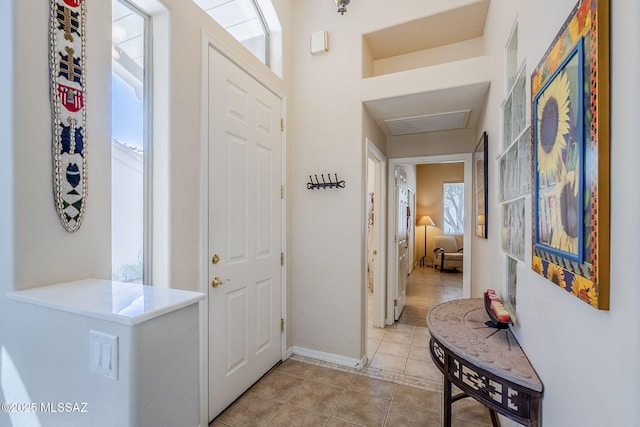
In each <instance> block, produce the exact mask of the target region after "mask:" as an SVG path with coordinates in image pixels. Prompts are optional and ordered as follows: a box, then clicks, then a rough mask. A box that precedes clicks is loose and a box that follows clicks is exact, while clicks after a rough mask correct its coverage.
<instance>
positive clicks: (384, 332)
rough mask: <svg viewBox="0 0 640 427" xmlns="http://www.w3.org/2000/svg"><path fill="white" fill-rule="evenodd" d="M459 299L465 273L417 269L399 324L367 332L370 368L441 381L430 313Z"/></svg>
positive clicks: (410, 284)
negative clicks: (433, 351) (431, 347)
mask: <svg viewBox="0 0 640 427" xmlns="http://www.w3.org/2000/svg"><path fill="white" fill-rule="evenodd" d="M458 298H462V273H460V272H456V271H443V272H441V271H440V270H435V269H433V268H431V267H423V268H415V269H414V270H413V272H412V273H411V275H409V277H408V279H407V303H406V306H405V308H404V310H403V312H402V315H401V316H400V319H399V320H398V322H397V323H395V324H394V325H392V326H388V327H386V328H384V329H380V328H374V327H371V326H370V327H369V329H368V335H367V356H368V359H369V365H368V367H370V368H373V369H380V370H383V371H387V372H393V373H397V374H404V375H408V376H411V377H415V378H421V379H425V380H430V381H438V382H439V381H441V378H442V377H441V374H440V371H439V370H438V368H436V366H435V365H434V364H433V362H432V361H431V356H430V355H429V331H428V330H427V328H426V318H427V312H428V311H429V310H430V309H431V308H432V307H433V306H435V305H437V304H440V303H442V302H445V301H450V300H453V299H458ZM369 308H371V304H369ZM370 314H371V313H370ZM369 319H371V316H369ZM370 325H371V323H370Z"/></svg>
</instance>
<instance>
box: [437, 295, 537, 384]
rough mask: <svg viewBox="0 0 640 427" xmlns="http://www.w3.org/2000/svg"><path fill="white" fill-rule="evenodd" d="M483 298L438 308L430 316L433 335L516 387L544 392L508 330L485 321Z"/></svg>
mask: <svg viewBox="0 0 640 427" xmlns="http://www.w3.org/2000/svg"><path fill="white" fill-rule="evenodd" d="M488 320H489V315H488V314H487V312H486V310H485V308H484V302H483V300H482V298H474V299H461V300H455V301H449V302H445V303H443V304H440V305H437V306H435V307H434V308H433V309H431V311H429V314H427V327H428V329H429V332H430V333H431V336H432V337H433V338H435V339H436V340H437V341H439V342H440V343H441V344H442V345H444V346H446V347H447V348H448V349H449V350H450V351H451V352H453V353H454V354H455V355H457V356H458V357H460V358H462V359H465V360H467V361H468V362H470V363H472V364H474V365H475V366H477V367H479V368H481V369H484V370H485V371H488V372H491V373H493V374H495V375H497V376H498V377H500V378H504V379H506V380H508V381H511V382H512V383H514V384H518V385H521V386H523V387H526V388H529V389H532V390H534V391H538V392H542V388H543V387H542V382H541V381H540V378H539V377H538V375H537V374H536V372H535V370H534V369H533V367H532V366H531V363H530V362H529V360H528V359H527V356H526V355H525V354H524V351H523V350H522V348H521V347H520V344H518V341H516V338H515V337H514V336H513V333H512V332H511V331H510V330H509V329H496V328H493V327H490V326H487V325H486V324H485V322H487V321H488Z"/></svg>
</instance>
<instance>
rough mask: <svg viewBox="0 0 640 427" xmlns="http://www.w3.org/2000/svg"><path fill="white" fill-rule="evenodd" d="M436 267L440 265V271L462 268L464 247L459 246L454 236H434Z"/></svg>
mask: <svg viewBox="0 0 640 427" xmlns="http://www.w3.org/2000/svg"><path fill="white" fill-rule="evenodd" d="M433 245H434V247H435V249H434V250H433V252H434V254H435V257H434V263H433V265H434V267H435V268H438V265H439V266H440V271H442V270H444V269H456V268H462V261H463V259H464V254H463V251H462V248H458V244H457V242H456V238H455V237H454V236H435V237H434V238H433Z"/></svg>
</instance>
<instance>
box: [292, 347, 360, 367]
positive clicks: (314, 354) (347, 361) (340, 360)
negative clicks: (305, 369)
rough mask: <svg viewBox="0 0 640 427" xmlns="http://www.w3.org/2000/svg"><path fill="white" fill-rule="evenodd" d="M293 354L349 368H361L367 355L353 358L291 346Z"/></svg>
mask: <svg viewBox="0 0 640 427" xmlns="http://www.w3.org/2000/svg"><path fill="white" fill-rule="evenodd" d="M292 350H293V354H296V355H298V356H303V357H309V358H311V359H317V360H322V361H324V362H330V363H335V364H337V365H342V366H348V367H350V368H362V367H364V366H366V364H367V357H366V356H365V357H363V358H362V359H353V358H351V357H344V356H340V355H338V354H333V353H325V352H324V351H318V350H311V349H308V348H303V347H296V346H293V347H292Z"/></svg>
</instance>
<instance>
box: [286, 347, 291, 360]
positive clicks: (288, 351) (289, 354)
mask: <svg viewBox="0 0 640 427" xmlns="http://www.w3.org/2000/svg"><path fill="white" fill-rule="evenodd" d="M291 356H293V347H289V348H288V349H287V352H286V353H285V354H284V360H287V359H288V358H290V357H291Z"/></svg>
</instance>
